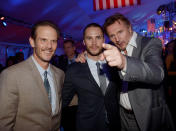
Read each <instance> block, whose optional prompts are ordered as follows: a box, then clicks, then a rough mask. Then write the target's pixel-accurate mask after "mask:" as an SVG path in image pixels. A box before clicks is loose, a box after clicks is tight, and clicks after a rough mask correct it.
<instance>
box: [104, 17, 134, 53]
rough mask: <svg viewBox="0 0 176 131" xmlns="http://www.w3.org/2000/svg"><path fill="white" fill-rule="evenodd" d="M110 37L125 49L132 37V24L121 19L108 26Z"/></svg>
mask: <svg viewBox="0 0 176 131" xmlns="http://www.w3.org/2000/svg"><path fill="white" fill-rule="evenodd" d="M106 30H107V34H108V36H109V39H110V40H111V41H112V42H113V43H114V44H115V45H116V46H117V47H118V48H119V49H120V50H122V51H124V50H125V49H126V47H127V45H128V42H129V41H130V39H131V37H132V30H131V26H128V25H126V24H125V23H124V22H123V21H121V20H119V21H116V22H115V23H113V24H112V25H110V26H108V27H107V28H106Z"/></svg>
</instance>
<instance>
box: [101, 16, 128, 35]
mask: <svg viewBox="0 0 176 131" xmlns="http://www.w3.org/2000/svg"><path fill="white" fill-rule="evenodd" d="M119 20H121V21H123V22H124V23H125V24H126V25H127V26H131V23H130V21H129V20H128V19H127V18H126V17H125V16H124V15H122V14H120V13H115V14H114V15H112V16H109V17H108V18H106V20H105V22H104V24H103V28H104V31H105V33H106V35H107V30H106V29H107V27H108V26H110V25H112V24H114V23H115V22H116V21H119Z"/></svg>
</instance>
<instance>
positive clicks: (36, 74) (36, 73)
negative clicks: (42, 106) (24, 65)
mask: <svg viewBox="0 0 176 131" xmlns="http://www.w3.org/2000/svg"><path fill="white" fill-rule="evenodd" d="M28 63H29V65H30V67H31V73H32V76H33V78H34V83H36V84H37V87H38V88H39V89H40V90H41V93H42V94H43V95H44V96H45V97H44V98H45V101H46V102H47V103H48V108H49V109H50V111H51V105H50V102H49V99H48V95H47V92H46V89H45V87H44V83H43V80H42V78H41V75H40V72H39V71H38V69H37V67H36V65H35V63H34V62H33V60H32V57H30V58H29V59H28Z"/></svg>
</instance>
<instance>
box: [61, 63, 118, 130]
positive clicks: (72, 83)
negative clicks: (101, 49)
mask: <svg viewBox="0 0 176 131" xmlns="http://www.w3.org/2000/svg"><path fill="white" fill-rule="evenodd" d="M109 72H110V74H111V72H113V71H112V70H109ZM116 73H117V71H116ZM117 76H118V74H116V75H111V77H110V83H109V85H108V87H107V90H106V93H105V96H103V94H102V92H101V89H100V88H99V86H98V84H97V83H96V81H95V80H94V78H93V76H92V74H91V72H90V69H89V67H88V64H87V63H84V64H82V63H74V64H72V66H70V68H69V69H68V70H67V72H66V78H65V81H64V87H63V90H62V93H63V94H62V98H63V107H66V106H67V105H68V104H69V102H70V101H71V99H72V97H73V95H74V94H75V93H76V94H77V95H78V111H77V131H106V127H107V124H106V122H105V116H106V115H105V109H106V111H107V114H108V120H109V122H110V128H111V130H112V131H115V130H117V129H118V128H119V116H118V115H119V109H118V100H117V98H118V96H117V90H118V88H117V84H116V83H118V80H119V78H117Z"/></svg>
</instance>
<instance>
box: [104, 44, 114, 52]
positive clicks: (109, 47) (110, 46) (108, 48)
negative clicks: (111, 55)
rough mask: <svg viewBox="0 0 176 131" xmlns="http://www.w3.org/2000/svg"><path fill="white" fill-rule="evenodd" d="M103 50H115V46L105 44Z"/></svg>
mask: <svg viewBox="0 0 176 131" xmlns="http://www.w3.org/2000/svg"><path fill="white" fill-rule="evenodd" d="M103 48H104V49H105V50H111V49H113V46H112V45H110V44H106V43H103Z"/></svg>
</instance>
